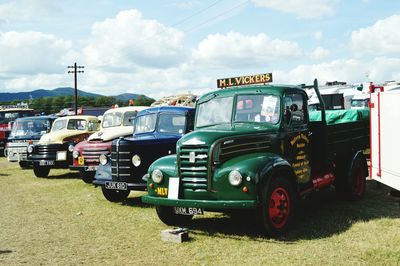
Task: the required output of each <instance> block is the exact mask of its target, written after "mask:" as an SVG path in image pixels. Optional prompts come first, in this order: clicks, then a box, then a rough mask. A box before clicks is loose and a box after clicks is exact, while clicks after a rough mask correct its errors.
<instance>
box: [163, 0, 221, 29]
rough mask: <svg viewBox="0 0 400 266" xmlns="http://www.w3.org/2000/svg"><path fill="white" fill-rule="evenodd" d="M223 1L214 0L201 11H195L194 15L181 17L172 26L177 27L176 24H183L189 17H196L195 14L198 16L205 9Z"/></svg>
mask: <svg viewBox="0 0 400 266" xmlns="http://www.w3.org/2000/svg"><path fill="white" fill-rule="evenodd" d="M221 1H222V0H217V1H215V2H213V3H212V4H211V5H209V6H206V7H205V8H203V9H200V10H199V11H197V12H195V13H193V14H192V15H189V16H187V17H186V18H184V19H181V20H179V21H177V22H175V23H174V24H172V25H170V27H175V26H178V25H180V24H182V23H183V22H185V21H188V20H189V19H191V18H193V17H195V16H197V15H199V14H201V13H203V12H204V11H206V10H208V9H210V8H212V7H213V6H215V5H217V4H218V3H219V2H221Z"/></svg>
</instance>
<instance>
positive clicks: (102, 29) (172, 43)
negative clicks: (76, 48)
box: [83, 10, 185, 71]
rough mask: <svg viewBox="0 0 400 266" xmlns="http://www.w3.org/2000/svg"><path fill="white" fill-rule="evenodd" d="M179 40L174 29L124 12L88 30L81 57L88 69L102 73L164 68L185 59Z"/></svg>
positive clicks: (129, 12) (178, 34) (139, 14)
mask: <svg viewBox="0 0 400 266" xmlns="http://www.w3.org/2000/svg"><path fill="white" fill-rule="evenodd" d="M183 37H184V35H183V33H182V32H180V31H178V30H176V29H174V28H169V27H166V26H164V25H162V24H160V23H159V22H157V21H155V20H145V19H143V18H142V15H141V13H140V12H139V11H137V10H126V11H121V12H120V13H118V15H117V16H116V17H115V18H110V19H106V20H104V21H102V22H97V23H95V24H94V25H93V26H92V32H91V36H90V40H89V44H88V45H87V46H86V47H85V48H84V50H83V54H84V56H85V57H86V63H87V64H88V65H92V66H97V67H104V68H106V69H107V68H110V69H112V68H115V69H119V70H121V69H128V70H129V71H134V70H135V67H138V66H145V67H166V66H171V65H175V64H177V63H178V62H180V61H182V60H183V59H184V58H185V56H184V50H183V44H182V42H183Z"/></svg>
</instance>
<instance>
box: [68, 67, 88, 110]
mask: <svg viewBox="0 0 400 266" xmlns="http://www.w3.org/2000/svg"><path fill="white" fill-rule="evenodd" d="M68 68H69V69H70V68H72V69H73V70H70V71H68V74H74V80H75V115H78V73H84V71H83V70H78V69H82V68H85V67H84V66H77V65H76V62H75V63H74V65H73V66H68Z"/></svg>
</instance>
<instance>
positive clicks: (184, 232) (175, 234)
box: [161, 228, 189, 243]
mask: <svg viewBox="0 0 400 266" xmlns="http://www.w3.org/2000/svg"><path fill="white" fill-rule="evenodd" d="M161 240H162V241H166V242H174V243H182V242H185V241H188V240H189V232H188V229H187V228H174V229H166V230H162V231H161Z"/></svg>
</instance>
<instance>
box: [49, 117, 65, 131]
mask: <svg viewBox="0 0 400 266" xmlns="http://www.w3.org/2000/svg"><path fill="white" fill-rule="evenodd" d="M67 122H68V120H67V119H65V118H64V119H57V120H56V121H54V123H53V126H52V127H51V132H56V131H59V130H63V129H65V128H66V127H67Z"/></svg>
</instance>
